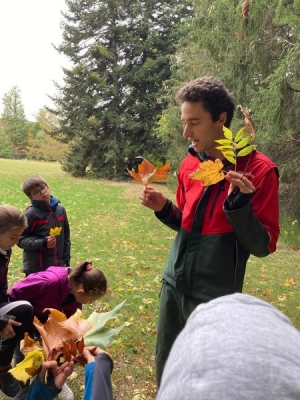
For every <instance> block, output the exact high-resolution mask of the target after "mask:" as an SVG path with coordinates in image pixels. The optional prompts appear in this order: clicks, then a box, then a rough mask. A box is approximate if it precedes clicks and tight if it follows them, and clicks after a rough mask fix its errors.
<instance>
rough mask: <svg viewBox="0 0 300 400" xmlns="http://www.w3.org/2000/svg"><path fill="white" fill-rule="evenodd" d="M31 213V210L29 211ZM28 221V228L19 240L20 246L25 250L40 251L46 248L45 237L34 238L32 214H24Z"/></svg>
mask: <svg viewBox="0 0 300 400" xmlns="http://www.w3.org/2000/svg"><path fill="white" fill-rule="evenodd" d="M28 211H30V209H29V210H28ZM24 215H25V216H26V218H27V220H28V226H27V228H26V229H25V230H24V232H23V233H22V235H21V236H20V239H19V243H18V246H19V247H20V248H21V249H24V250H39V249H42V248H43V247H44V243H45V237H40V236H34V235H33V232H32V231H31V226H32V223H33V218H32V216H31V213H30V212H26V211H25V212H24Z"/></svg>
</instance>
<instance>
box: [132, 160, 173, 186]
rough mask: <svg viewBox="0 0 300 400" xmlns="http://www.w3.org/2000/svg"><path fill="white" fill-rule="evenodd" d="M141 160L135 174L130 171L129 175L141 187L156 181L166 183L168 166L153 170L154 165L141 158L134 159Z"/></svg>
mask: <svg viewBox="0 0 300 400" xmlns="http://www.w3.org/2000/svg"><path fill="white" fill-rule="evenodd" d="M136 158H138V159H142V162H140V163H139V164H138V166H137V172H135V171H130V170H129V169H128V172H129V174H130V175H131V176H132V177H133V178H134V179H135V180H137V181H138V182H140V183H141V184H142V185H144V186H147V185H148V184H149V183H152V182H157V181H166V180H167V179H168V177H169V171H170V164H166V165H164V166H162V167H158V168H155V167H154V165H153V164H152V163H151V162H150V161H148V160H146V159H145V158H143V157H136Z"/></svg>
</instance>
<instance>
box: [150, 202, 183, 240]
mask: <svg viewBox="0 0 300 400" xmlns="http://www.w3.org/2000/svg"><path fill="white" fill-rule="evenodd" d="M154 215H155V216H156V217H157V218H158V219H159V220H160V221H161V222H162V223H163V224H165V225H166V226H167V227H168V228H171V229H173V230H174V231H176V232H178V231H179V229H180V226H181V216H182V212H181V211H180V210H179V208H178V207H176V206H175V204H173V203H172V201H171V200H169V199H168V200H167V202H166V204H165V206H164V208H163V209H162V210H161V211H155V212H154Z"/></svg>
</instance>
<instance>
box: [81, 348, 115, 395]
mask: <svg viewBox="0 0 300 400" xmlns="http://www.w3.org/2000/svg"><path fill="white" fill-rule="evenodd" d="M112 370H113V362H112V360H111V358H110V357H109V355H108V354H106V353H100V354H99V355H98V356H97V357H96V358H95V362H94V363H90V364H88V365H87V366H86V367H85V392H84V399H83V400H99V399H101V400H113V391H112V384H111V373H112Z"/></svg>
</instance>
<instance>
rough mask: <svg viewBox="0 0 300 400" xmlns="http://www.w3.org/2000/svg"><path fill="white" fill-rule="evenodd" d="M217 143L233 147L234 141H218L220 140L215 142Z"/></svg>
mask: <svg viewBox="0 0 300 400" xmlns="http://www.w3.org/2000/svg"><path fill="white" fill-rule="evenodd" d="M215 142H217V143H219V144H222V145H228V146H229V145H231V146H232V144H231V143H232V141H231V140H229V139H218V140H215Z"/></svg>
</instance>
